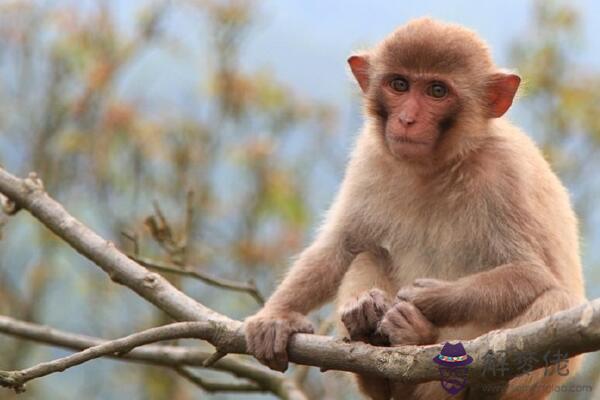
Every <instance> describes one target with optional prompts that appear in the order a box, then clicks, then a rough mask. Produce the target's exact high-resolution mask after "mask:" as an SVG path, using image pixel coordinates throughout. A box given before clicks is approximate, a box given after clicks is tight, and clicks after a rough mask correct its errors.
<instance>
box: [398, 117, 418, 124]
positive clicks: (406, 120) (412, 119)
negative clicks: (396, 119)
mask: <svg viewBox="0 0 600 400" xmlns="http://www.w3.org/2000/svg"><path fill="white" fill-rule="evenodd" d="M415 122H416V119H415V117H414V116H412V115H400V123H401V124H402V125H404V126H410V125H412V124H414V123H415Z"/></svg>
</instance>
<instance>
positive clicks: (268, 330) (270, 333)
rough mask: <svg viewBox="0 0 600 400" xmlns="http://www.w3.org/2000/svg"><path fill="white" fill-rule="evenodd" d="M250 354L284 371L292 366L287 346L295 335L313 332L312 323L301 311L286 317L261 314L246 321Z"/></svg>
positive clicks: (263, 312)
mask: <svg viewBox="0 0 600 400" xmlns="http://www.w3.org/2000/svg"><path fill="white" fill-rule="evenodd" d="M244 328H245V335H246V345H247V349H248V352H249V353H250V354H252V355H254V357H256V359H257V360H258V361H260V362H261V363H263V364H265V365H267V366H268V367H269V368H271V369H274V370H277V371H281V372H284V371H285V370H286V369H287V367H288V354H287V344H288V341H289V338H290V336H291V335H293V334H294V333H313V332H314V328H313V325H312V323H311V322H310V321H309V320H308V319H306V317H305V316H304V315H302V314H300V313H297V312H289V313H286V314H284V315H281V314H280V315H277V314H272V313H269V312H268V311H259V312H258V313H257V314H256V315H254V316H252V317H250V318H248V319H246V321H245V322H244Z"/></svg>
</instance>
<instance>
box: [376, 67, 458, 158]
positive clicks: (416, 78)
mask: <svg viewBox="0 0 600 400" xmlns="http://www.w3.org/2000/svg"><path fill="white" fill-rule="evenodd" d="M376 102H377V109H378V110H377V115H378V117H379V118H380V122H381V125H382V132H381V134H382V135H383V136H384V139H385V143H386V145H387V147H388V149H389V151H390V152H391V153H392V154H393V155H394V156H395V157H397V158H408V159H418V158H423V157H431V156H432V155H433V152H434V150H435V148H436V145H437V144H438V142H439V141H440V140H441V138H442V137H443V135H444V133H445V132H446V131H447V130H448V129H450V128H451V127H452V125H453V121H454V120H455V118H456V114H457V112H458V109H459V108H460V107H459V96H458V93H457V91H456V89H455V87H454V85H452V82H450V81H449V80H448V79H444V78H441V77H439V76H435V75H426V74H412V73H392V74H388V75H385V76H384V77H383V78H382V79H381V81H380V84H379V88H378V90H377V95H376Z"/></svg>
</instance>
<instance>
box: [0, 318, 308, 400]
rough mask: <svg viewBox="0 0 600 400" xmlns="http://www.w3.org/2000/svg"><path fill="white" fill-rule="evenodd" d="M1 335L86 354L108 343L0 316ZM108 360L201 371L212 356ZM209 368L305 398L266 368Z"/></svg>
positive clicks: (162, 351)
mask: <svg viewBox="0 0 600 400" xmlns="http://www.w3.org/2000/svg"><path fill="white" fill-rule="evenodd" d="M0 332H2V333H4V334H7V335H11V336H15V337H18V338H22V339H27V340H31V341H35V342H38V343H44V344H48V345H52V346H58V347H62V348H66V349H71V350H85V349H87V348H89V347H93V346H98V345H101V344H103V343H106V342H107V340H104V339H99V338H95V337H91V336H85V335H78V334H74V333H69V332H64V331H61V330H58V329H54V328H50V327H48V326H43V325H38V324H33V323H30V322H24V321H19V320H17V319H14V318H10V317H6V316H0ZM107 357H110V358H114V359H117V360H120V361H130V362H136V363H142V364H150V365H156V366H162V367H168V368H178V367H185V366H187V367H204V366H205V363H206V360H208V359H209V358H210V357H211V353H209V352H206V351H201V350H200V349H198V348H196V347H181V346H164V345H160V346H159V345H145V346H142V347H137V348H135V349H133V350H131V351H130V352H129V353H125V354H116V353H113V354H107ZM208 368H210V369H214V370H217V371H221V372H226V373H229V374H232V375H234V376H236V377H238V378H243V379H248V380H251V381H252V382H255V383H256V384H257V385H259V386H260V387H261V388H263V390H265V391H269V392H271V393H273V394H275V395H277V396H279V397H280V398H282V399H303V398H304V395H303V394H301V392H300V391H299V390H298V388H296V387H294V386H293V385H291V384H290V382H288V381H287V379H286V378H285V376H284V375H282V374H280V373H277V372H274V371H271V370H269V369H268V368H266V367H263V366H261V365H256V364H250V363H247V362H244V361H241V360H238V359H236V358H235V357H228V358H227V359H221V360H218V361H216V362H215V363H214V364H211V365H210V366H209V367H208Z"/></svg>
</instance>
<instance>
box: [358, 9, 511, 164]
mask: <svg viewBox="0 0 600 400" xmlns="http://www.w3.org/2000/svg"><path fill="white" fill-rule="evenodd" d="M348 63H349V64H350V69H351V70H352V73H353V75H354V77H355V78H356V80H357V81H358V84H359V86H360V88H361V90H362V92H363V94H364V98H365V105H366V111H367V115H368V116H370V117H371V118H372V121H373V122H374V123H375V124H376V127H377V129H375V131H376V133H377V134H378V136H379V137H380V138H381V139H382V143H384V145H385V146H386V148H387V149H388V150H389V151H390V153H391V154H392V155H393V156H394V157H396V158H398V159H405V160H415V161H424V160H435V159H442V158H447V157H449V156H452V155H453V154H457V153H460V152H463V151H465V150H466V149H468V148H469V147H472V146H473V145H474V144H475V143H477V142H478V139H480V138H481V136H482V135H485V132H486V129H485V127H486V126H487V124H488V122H489V121H490V119H492V118H498V117H501V116H502V115H504V113H505V112H506V111H508V109H509V107H510V106H511V104H512V102H513V98H514V96H515V93H516V91H517V88H518V87H519V83H520V81H521V79H520V78H519V77H518V76H517V75H514V74H509V73H504V72H501V71H500V70H499V69H498V68H497V67H496V66H495V65H494V63H493V62H492V59H491V56H490V51H489V49H488V47H487V45H486V44H485V43H484V42H483V41H482V40H481V39H479V37H478V36H477V35H476V34H475V33H474V32H473V31H470V30H468V29H465V28H463V27H460V26H458V25H453V24H446V23H441V22H437V21H434V20H432V19H429V18H422V19H417V20H413V21H411V22H409V23H408V24H406V25H404V26H401V27H400V28H398V29H397V30H396V31H394V32H393V33H392V34H391V35H390V36H388V37H387V38H386V39H385V40H384V41H383V42H382V43H381V44H379V45H378V46H377V47H376V48H375V49H373V50H372V51H370V52H368V53H365V54H358V55H353V56H352V57H350V58H349V59H348Z"/></svg>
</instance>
